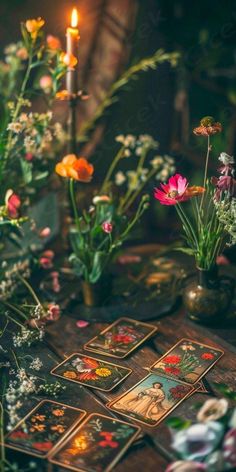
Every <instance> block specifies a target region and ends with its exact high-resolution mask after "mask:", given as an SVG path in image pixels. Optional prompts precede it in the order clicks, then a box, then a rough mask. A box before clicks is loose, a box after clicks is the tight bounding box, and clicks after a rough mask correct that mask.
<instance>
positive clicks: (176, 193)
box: [154, 174, 205, 205]
mask: <svg viewBox="0 0 236 472" xmlns="http://www.w3.org/2000/svg"><path fill="white" fill-rule="evenodd" d="M203 192H205V189H204V188H203V187H196V186H193V187H188V181H187V179H186V178H185V177H183V176H182V175H180V174H175V175H173V176H172V177H170V178H169V180H168V183H167V184H161V188H160V189H159V188H155V193H154V197H155V198H156V199H157V200H159V202H160V203H161V204H162V205H177V203H180V202H186V201H187V200H189V199H190V198H192V197H196V196H198V195H200V194H202V193H203Z"/></svg>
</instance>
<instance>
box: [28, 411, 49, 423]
mask: <svg viewBox="0 0 236 472" xmlns="http://www.w3.org/2000/svg"><path fill="white" fill-rule="evenodd" d="M45 419H46V416H45V415H39V414H38V413H37V414H36V415H34V416H33V417H32V419H31V421H32V423H36V421H45Z"/></svg>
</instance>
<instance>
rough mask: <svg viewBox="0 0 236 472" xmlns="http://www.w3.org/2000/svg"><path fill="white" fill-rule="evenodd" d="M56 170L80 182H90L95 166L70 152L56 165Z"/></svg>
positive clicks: (62, 175) (63, 175) (61, 174)
mask: <svg viewBox="0 0 236 472" xmlns="http://www.w3.org/2000/svg"><path fill="white" fill-rule="evenodd" d="M55 171H56V173H57V174H58V175H60V176H61V177H69V178H71V179H74V180H79V181H80V182H90V181H91V179H92V176H93V172H94V167H93V165H92V164H89V162H88V161H87V160H86V159H85V158H84V157H80V158H77V157H76V156H75V154H68V155H67V156H65V157H64V158H63V159H62V161H61V162H59V163H58V164H57V165H56V168H55Z"/></svg>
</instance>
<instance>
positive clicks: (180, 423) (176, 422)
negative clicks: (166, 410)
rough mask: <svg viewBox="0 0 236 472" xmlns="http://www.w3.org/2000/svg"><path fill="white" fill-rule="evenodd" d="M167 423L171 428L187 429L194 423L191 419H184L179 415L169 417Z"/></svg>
mask: <svg viewBox="0 0 236 472" xmlns="http://www.w3.org/2000/svg"><path fill="white" fill-rule="evenodd" d="M165 423H166V425H167V426H169V428H172V429H186V428H189V426H191V424H192V423H191V421H189V420H183V419H182V418H177V417H174V418H168V419H167V420H166V421H165Z"/></svg>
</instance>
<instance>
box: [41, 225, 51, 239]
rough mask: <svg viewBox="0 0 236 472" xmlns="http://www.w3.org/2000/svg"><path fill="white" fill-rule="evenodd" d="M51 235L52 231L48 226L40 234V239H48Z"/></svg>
mask: <svg viewBox="0 0 236 472" xmlns="http://www.w3.org/2000/svg"><path fill="white" fill-rule="evenodd" d="M50 234H51V229H50V228H48V227H47V226H46V227H45V228H43V229H41V231H40V232H39V236H40V238H47V237H48V236H50Z"/></svg>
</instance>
